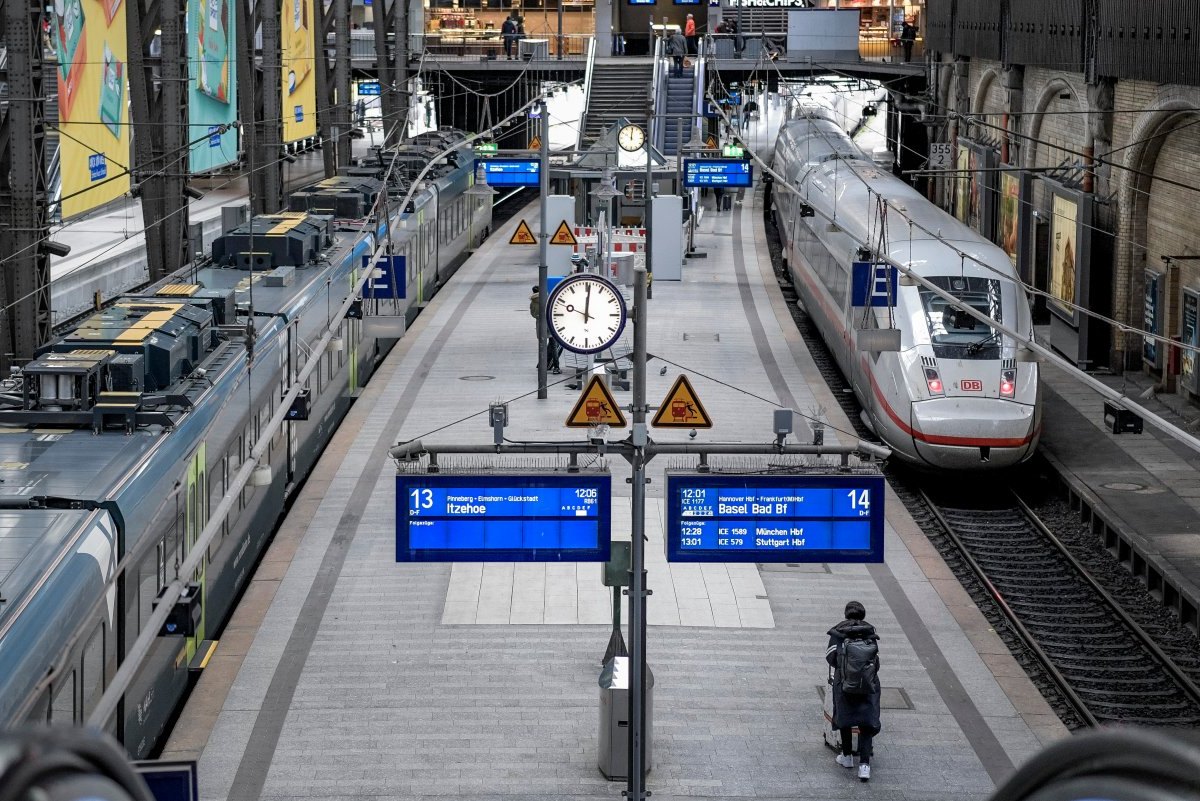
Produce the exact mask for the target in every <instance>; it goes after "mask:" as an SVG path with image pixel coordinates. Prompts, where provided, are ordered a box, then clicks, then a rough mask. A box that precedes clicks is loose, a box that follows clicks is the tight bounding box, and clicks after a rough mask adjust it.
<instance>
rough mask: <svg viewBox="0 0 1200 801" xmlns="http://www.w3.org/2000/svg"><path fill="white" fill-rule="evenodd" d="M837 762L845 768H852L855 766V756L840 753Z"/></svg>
mask: <svg viewBox="0 0 1200 801" xmlns="http://www.w3.org/2000/svg"><path fill="white" fill-rule="evenodd" d="M837 763H838V764H839V765H841V766H842V767H843V768H852V767H854V757H852V756H850V755H849V754H845V755H843V754H838V755H837Z"/></svg>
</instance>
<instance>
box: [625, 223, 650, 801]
mask: <svg viewBox="0 0 1200 801" xmlns="http://www.w3.org/2000/svg"><path fill="white" fill-rule="evenodd" d="M646 231H647V235H649V231H650V229H649V228H647V229H646ZM647 256H649V253H648V252H647ZM648 278H649V273H648V272H647V271H646V270H644V269H640V268H638V269H635V270H634V272H633V429H632V430H633V433H632V435H631V437H632V441H633V456H632V458H631V459H630V464H631V465H632V466H633V479H632V480H633V499H632V512H633V529H632V531H631V532H630V534H631V540H632V542H631V543H630V548H629V557H630V558H629V641H630V649H629V665H630V674H629V679H630V681H629V729H630V732H629V786H628V789H627V790H626V792H625V798H626V799H627V801H643V800H644V799H645V798H646V787H645V783H646V775H645V774H646V596H647V595H648V591H647V590H646V440H647V434H646V318H647V304H646V299H647V297H648V295H647V279H648Z"/></svg>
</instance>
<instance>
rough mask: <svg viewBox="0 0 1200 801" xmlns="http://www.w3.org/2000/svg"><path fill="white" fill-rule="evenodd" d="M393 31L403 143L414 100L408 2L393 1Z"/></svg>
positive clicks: (398, 134) (399, 136)
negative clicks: (409, 49) (410, 61)
mask: <svg viewBox="0 0 1200 801" xmlns="http://www.w3.org/2000/svg"><path fill="white" fill-rule="evenodd" d="M392 18H393V20H394V21H393V24H392V30H394V31H395V32H396V42H395V49H394V50H393V51H392V56H393V59H394V60H393V61H392V75H393V76H395V81H396V100H395V111H396V115H397V116H396V118H395V119H396V121H397V122H398V123H399V125H397V126H396V141H397V142H402V141H404V138H405V136H406V134H407V128H408V114H409V111H410V109H411V108H412V98H411V97H409V92H408V0H392Z"/></svg>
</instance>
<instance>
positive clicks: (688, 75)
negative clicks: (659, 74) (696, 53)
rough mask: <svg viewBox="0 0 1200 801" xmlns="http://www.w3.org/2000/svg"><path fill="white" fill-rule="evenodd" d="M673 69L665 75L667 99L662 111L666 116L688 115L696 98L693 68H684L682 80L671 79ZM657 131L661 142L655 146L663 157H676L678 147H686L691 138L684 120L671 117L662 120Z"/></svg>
mask: <svg viewBox="0 0 1200 801" xmlns="http://www.w3.org/2000/svg"><path fill="white" fill-rule="evenodd" d="M673 69H674V67H672V68H671V69H670V70H668V71H667V74H666V92H667V97H666V107H665V109H664V110H665V111H666V113H667V115H672V114H690V113H691V112H692V102H693V100H694V99H695V96H696V71H695V67H686V68H684V70H683V77H682V78H676V77H673V72H672V71H673ZM659 130H660V131H661V134H660V136H661V140H660V141H659V142H657V143H656V144H657V145H658V148H659V150H661V151H662V154H663V155H664V156H678V155H679V147H680V145H681V144H684V145H686V144H687V143H688V139H690V138H691V136H692V132H691V128H689V127H688V121H687V120H686V119H681V118H679V119H676V118H672V117H671V116H667V117H665V118H664V119H663V121H662V125H661V127H659ZM680 136H682V137H683V141H682V142H680Z"/></svg>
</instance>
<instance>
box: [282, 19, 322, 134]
mask: <svg viewBox="0 0 1200 801" xmlns="http://www.w3.org/2000/svg"><path fill="white" fill-rule="evenodd" d="M279 28H280V41H281V43H282V51H283V53H282V55H283V69H282V70H281V72H282V74H283V96H282V97H283V141H285V142H295V141H296V140H297V139H306V138H308V137H310V136H316V135H317V88H316V87H317V80H316V76H315V75H314V70H313V63H314V58H315V53H316V45H315V44H314V42H313V31H314V30H316V24H315V22H314V19H313V0H283V9H282V11H281V12H280V16H279Z"/></svg>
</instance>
